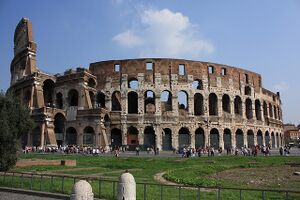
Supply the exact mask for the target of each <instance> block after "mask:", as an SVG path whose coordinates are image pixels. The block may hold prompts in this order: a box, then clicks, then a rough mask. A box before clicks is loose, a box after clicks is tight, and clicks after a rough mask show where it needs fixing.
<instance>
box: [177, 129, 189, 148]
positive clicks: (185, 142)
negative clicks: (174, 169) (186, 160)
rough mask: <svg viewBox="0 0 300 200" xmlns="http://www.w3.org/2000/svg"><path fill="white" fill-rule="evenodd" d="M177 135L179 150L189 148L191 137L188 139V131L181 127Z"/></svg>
mask: <svg viewBox="0 0 300 200" xmlns="http://www.w3.org/2000/svg"><path fill="white" fill-rule="evenodd" d="M178 134H179V138H178V143H179V148H183V147H189V146H190V145H191V137H190V131H189V129H187V128H184V127H182V128H181V129H180V130H179V133H178Z"/></svg>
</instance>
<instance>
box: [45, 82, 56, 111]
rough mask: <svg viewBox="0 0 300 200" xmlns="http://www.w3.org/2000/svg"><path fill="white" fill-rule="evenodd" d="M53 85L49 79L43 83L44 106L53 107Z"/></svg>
mask: <svg viewBox="0 0 300 200" xmlns="http://www.w3.org/2000/svg"><path fill="white" fill-rule="evenodd" d="M54 86H55V83H54V82H53V81H52V80H51V79H47V80H45V81H44V83H43V95H44V103H45V106H47V107H51V106H52V105H53V94H54Z"/></svg>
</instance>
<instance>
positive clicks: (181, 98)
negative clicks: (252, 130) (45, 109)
mask: <svg viewBox="0 0 300 200" xmlns="http://www.w3.org/2000/svg"><path fill="white" fill-rule="evenodd" d="M92 80H93V79H92ZM136 81H137V80H135V79H133V80H131V81H130V82H129V87H130V88H134V87H135V86H136V84H138V82H136ZM90 82H91V83H90ZM89 84H90V87H94V86H95V83H94V82H93V81H89ZM54 86H55V83H54V82H53V81H52V80H50V79H47V80H45V81H44V84H43V93H44V101H45V102H44V103H45V105H46V106H47V105H53V103H54V101H53V99H52V97H53V92H54ZM193 87H195V88H200V89H201V88H202V81H201V80H196V81H194V82H193ZM248 90H249V88H248V89H247V88H245V94H246V92H247V95H248V94H249V91H248ZM250 91H251V88H250ZM250 94H251V92H250ZM89 95H90V100H91V104H92V105H95V106H96V107H105V102H106V97H105V94H104V93H102V92H98V93H97V95H96V96H95V94H94V92H92V91H90V92H89ZM127 97H128V113H138V94H137V93H136V92H135V91H130V92H129V93H128V94H127ZM177 97H178V98H177V100H178V108H179V109H184V110H188V109H189V106H188V99H189V96H188V93H187V92H186V91H184V90H181V91H179V92H178V94H177ZM26 98H28V97H26ZM78 98H79V93H78V91H77V90H76V89H71V90H69V92H68V96H67V101H68V106H78ZM160 100H161V103H162V105H163V106H162V111H172V107H173V105H172V93H171V92H170V91H168V90H164V91H162V93H161V96H160ZM63 102H64V101H63V94H62V93H61V92H58V93H56V99H55V105H56V107H57V108H59V109H62V108H63ZM242 104H243V103H242V99H241V97H240V96H238V95H237V96H235V98H234V102H233V106H234V113H235V114H238V115H242V113H243V106H242ZM208 105H209V115H218V97H217V95H216V94H215V93H210V94H209V97H208ZM231 106H232V105H231V99H230V97H229V95H228V94H224V95H223V96H222V109H223V111H224V112H226V113H231ZM261 106H262V104H261V101H260V100H258V99H256V100H255V102H254V107H255V108H254V109H253V104H252V99H250V98H247V99H246V100H245V113H246V117H247V119H252V118H253V110H255V116H256V119H257V120H262V113H261ZM121 109H122V108H121V94H120V92H119V91H114V92H113V93H112V96H111V110H112V111H120V110H121ZM262 111H263V115H264V116H265V117H270V118H274V119H279V120H281V119H282V117H281V109H280V108H279V106H276V105H272V104H271V103H267V102H266V101H264V102H263V109H262ZM144 112H145V113H153V112H155V93H154V92H153V91H151V90H147V91H146V92H145V93H144ZM194 115H204V98H203V95H202V94H201V93H196V94H195V95H194Z"/></svg>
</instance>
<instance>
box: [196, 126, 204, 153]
mask: <svg viewBox="0 0 300 200" xmlns="http://www.w3.org/2000/svg"><path fill="white" fill-rule="evenodd" d="M204 147H205V136H204V130H203V129H202V128H197V129H196V131H195V148H196V149H198V148H204Z"/></svg>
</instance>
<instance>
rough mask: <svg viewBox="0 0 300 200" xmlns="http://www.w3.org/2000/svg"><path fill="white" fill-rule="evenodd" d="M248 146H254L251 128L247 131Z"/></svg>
mask: <svg viewBox="0 0 300 200" xmlns="http://www.w3.org/2000/svg"><path fill="white" fill-rule="evenodd" d="M247 141H248V144H247V145H248V148H252V147H254V132H253V131H252V130H248V131H247Z"/></svg>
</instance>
